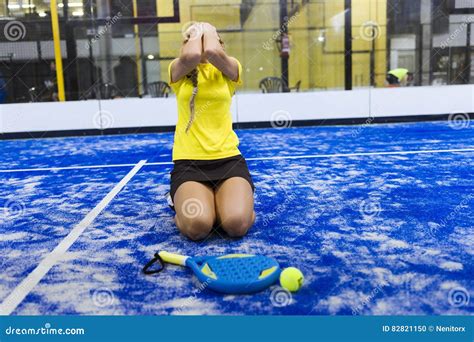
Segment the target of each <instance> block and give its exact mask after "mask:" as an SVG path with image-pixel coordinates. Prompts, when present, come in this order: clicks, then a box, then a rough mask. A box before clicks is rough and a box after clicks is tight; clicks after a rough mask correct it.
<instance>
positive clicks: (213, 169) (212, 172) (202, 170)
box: [170, 155, 255, 201]
mask: <svg viewBox="0 0 474 342" xmlns="http://www.w3.org/2000/svg"><path fill="white" fill-rule="evenodd" d="M232 177H242V178H244V179H246V180H247V181H248V182H249V184H250V186H251V187H252V190H253V191H255V186H254V184H253V181H252V177H251V176H250V172H249V169H248V166H247V162H246V161H245V158H244V157H242V156H241V155H237V156H233V157H228V158H223V159H214V160H176V161H175V162H174V168H173V171H171V190H170V195H171V199H172V200H173V201H174V194H175V193H176V191H177V190H178V188H179V186H180V185H181V184H183V183H184V182H189V181H195V182H199V183H203V184H206V185H208V186H210V187H212V188H213V189H215V188H216V187H217V186H219V184H220V183H222V182H223V181H225V180H226V179H229V178H232Z"/></svg>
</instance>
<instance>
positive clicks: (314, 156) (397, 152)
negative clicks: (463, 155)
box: [245, 148, 474, 160]
mask: <svg viewBox="0 0 474 342" xmlns="http://www.w3.org/2000/svg"><path fill="white" fill-rule="evenodd" d="M472 151H474V148H460V149H452V150H419V151H381V152H359V153H336V154H309V155H302V156H281V157H279V156H273V157H261V158H245V159H246V160H281V159H308V158H333V157H356V156H380V155H382V156H383V155H387V156H390V155H404V154H423V153H451V152H472Z"/></svg>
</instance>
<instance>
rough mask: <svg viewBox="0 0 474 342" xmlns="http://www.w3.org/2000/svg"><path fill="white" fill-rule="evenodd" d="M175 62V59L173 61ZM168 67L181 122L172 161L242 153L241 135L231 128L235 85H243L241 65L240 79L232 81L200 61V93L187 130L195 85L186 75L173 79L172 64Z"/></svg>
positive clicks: (210, 158)
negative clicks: (240, 147) (231, 108)
mask: <svg viewBox="0 0 474 342" xmlns="http://www.w3.org/2000/svg"><path fill="white" fill-rule="evenodd" d="M173 62H174V61H173ZM173 62H171V63H170V65H169V67H168V75H169V80H170V86H171V88H172V89H173V91H174V92H175V93H176V99H177V102H178V123H177V124H176V130H175V134H174V145H173V160H180V159H191V160H213V159H221V158H227V157H232V156H236V155H239V154H240V151H239V149H238V148H237V147H238V145H239V138H238V137H237V134H235V132H234V130H233V129H232V114H231V112H230V105H231V102H232V96H233V95H234V92H235V88H236V87H237V86H239V85H241V84H242V80H241V75H242V66H241V65H240V63H239V62H237V64H238V66H239V78H238V79H237V81H236V82H234V81H232V80H230V79H229V78H228V77H227V76H225V75H224V74H223V73H222V72H221V71H220V70H219V69H217V68H216V67H215V66H214V65H212V64H211V63H200V64H199V65H198V66H197V67H196V68H197V69H198V92H197V95H196V97H195V104H194V113H195V114H194V121H193V124H192V126H191V128H190V129H189V131H188V132H187V133H186V127H187V125H188V122H189V117H190V114H191V110H190V108H189V100H190V99H191V94H192V91H193V84H192V82H191V80H190V79H189V78H187V77H186V76H184V77H183V78H181V79H180V80H178V81H177V82H173V83H172V82H171V65H172V64H173Z"/></svg>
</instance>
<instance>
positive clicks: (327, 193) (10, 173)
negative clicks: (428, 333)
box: [0, 122, 474, 315]
mask: <svg viewBox="0 0 474 342" xmlns="http://www.w3.org/2000/svg"><path fill="white" fill-rule="evenodd" d="M456 128H459V127H451V126H450V125H449V123H448V122H432V123H406V124H383V125H370V126H322V127H305V128H302V127H299V128H296V127H295V128H284V129H248V130H238V131H237V134H238V135H239V137H240V139H241V146H240V148H241V151H242V153H243V154H244V156H245V157H246V158H247V160H248V164H249V168H250V171H251V173H252V176H253V178H254V182H255V185H256V194H255V198H256V212H257V216H258V218H257V221H256V223H255V225H254V227H253V228H252V230H251V231H250V232H249V234H248V236H246V237H245V238H243V239H237V240H232V239H229V238H227V237H226V236H224V235H223V234H222V233H220V232H216V233H214V234H213V235H211V236H210V237H209V238H208V239H206V240H205V241H204V242H201V243H195V242H191V241H189V240H187V239H186V238H184V237H183V236H181V235H180V234H179V233H178V231H177V229H176V227H175V226H174V224H173V214H172V212H171V211H170V209H169V208H168V206H167V203H166V200H165V199H164V194H165V193H166V192H167V191H168V183H169V172H170V170H171V167H172V164H171V162H170V159H171V157H170V156H171V147H172V134H171V133H161V134H136V135H117V136H100V137H74V138H54V139H35V140H33V139H31V140H4V141H0V150H1V153H0V180H1V181H0V208H2V209H3V210H0V267H1V270H2V272H1V273H2V277H1V281H0V302H2V304H1V306H0V308H1V310H3V313H7V314H9V313H11V314H13V315H37V314H42V315H46V314H52V315H58V314H92V315H94V314H112V315H122V314H127V315H141V314H146V315H149V314H150V315H155V314H232V315H234V314H251V315H252V314H277V315H279V314H301V315H326V314H337V315H352V314H358V315H395V314H403V315H405V314H472V313H473V312H474V309H473V304H472V299H471V297H472V294H473V291H474V289H473V282H472V275H473V274H474V261H473V256H474V234H473V233H474V231H473V222H474V127H472V125H471V127H464V128H463V129H456ZM157 250H168V251H170V252H179V253H182V254H187V255H202V254H223V253H231V252H238V253H259V254H265V255H269V256H272V257H275V258H276V259H278V261H279V262H280V263H281V264H282V265H283V266H284V267H287V266H296V267H298V268H300V269H301V270H302V271H303V273H304V274H305V276H306V283H305V285H304V287H303V288H302V290H301V291H300V292H298V293H294V294H291V295H290V294H289V293H286V292H284V291H282V290H281V289H280V288H279V287H277V286H275V287H272V288H270V289H267V290H266V291H263V292H260V293H257V294H253V295H239V296H231V295H221V294H216V293H213V292H212V291H210V290H208V289H202V288H200V287H199V284H198V283H197V280H196V279H195V278H194V276H192V274H191V272H190V271H188V270H187V269H184V268H179V267H175V266H169V267H168V268H167V270H166V271H165V272H163V273H161V274H159V275H156V276H144V275H143V274H142V273H141V268H142V266H143V265H144V264H145V263H146V262H147V261H148V260H149V259H150V258H151V257H152V256H153V253H154V252H155V251H157Z"/></svg>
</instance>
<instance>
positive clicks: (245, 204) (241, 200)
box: [215, 177, 255, 237]
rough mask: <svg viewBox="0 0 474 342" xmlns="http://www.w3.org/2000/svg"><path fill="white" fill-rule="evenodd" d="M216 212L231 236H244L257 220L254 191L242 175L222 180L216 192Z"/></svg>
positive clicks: (223, 227) (219, 220)
mask: <svg viewBox="0 0 474 342" xmlns="http://www.w3.org/2000/svg"><path fill="white" fill-rule="evenodd" d="M215 198H216V212H217V218H218V222H219V223H220V225H221V227H222V229H224V230H225V231H226V232H227V234H229V236H231V237H242V236H244V235H245V234H247V231H248V230H249V228H250V227H251V226H252V225H253V223H254V222H255V211H254V200H253V191H252V187H251V186H250V184H249V182H248V181H247V180H246V179H244V178H242V177H232V178H229V179H226V180H225V181H224V182H222V183H221V184H220V185H219V187H218V188H217V189H216V192H215Z"/></svg>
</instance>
